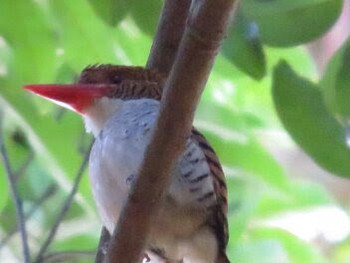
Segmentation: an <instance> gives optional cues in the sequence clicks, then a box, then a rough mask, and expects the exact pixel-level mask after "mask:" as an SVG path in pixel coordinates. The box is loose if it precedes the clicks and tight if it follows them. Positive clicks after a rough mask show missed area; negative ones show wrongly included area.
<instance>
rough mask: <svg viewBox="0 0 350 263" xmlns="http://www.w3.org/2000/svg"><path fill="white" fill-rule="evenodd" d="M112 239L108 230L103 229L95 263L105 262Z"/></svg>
mask: <svg viewBox="0 0 350 263" xmlns="http://www.w3.org/2000/svg"><path fill="white" fill-rule="evenodd" d="M110 239H111V235H110V234H109V232H108V230H107V228H105V227H102V230H101V236H100V241H99V243H98V247H97V253H96V258H95V263H102V262H103V261H104V258H105V255H106V253H107V248H108V243H109V241H110Z"/></svg>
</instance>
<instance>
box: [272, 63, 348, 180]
mask: <svg viewBox="0 0 350 263" xmlns="http://www.w3.org/2000/svg"><path fill="white" fill-rule="evenodd" d="M273 78H274V79H273V87H272V89H273V90H272V92H273V99H274V103H275V107H276V110H277V113H278V115H279V117H280V119H281V121H282V123H283V125H284V126H285V128H286V129H287V131H288V132H289V133H290V135H291V136H292V137H293V139H294V140H295V141H296V142H297V143H298V144H299V145H300V146H301V147H302V148H303V150H304V151H305V152H306V153H308V154H309V155H310V156H311V158H313V159H314V160H315V161H316V162H317V163H318V164H319V165H320V166H322V167H323V168H324V169H326V170H328V171H330V172H332V173H334V174H337V175H340V176H344V177H350V149H349V148H348V146H347V145H346V143H345V131H344V129H343V128H342V127H341V125H340V124H339V123H338V122H337V121H336V120H335V119H334V118H333V117H332V116H331V115H330V113H329V112H328V111H327V109H326V106H325V104H324V101H323V97H322V94H321V91H320V89H319V87H318V86H317V85H315V84H313V83H311V82H310V81H307V80H306V79H303V78H300V77H299V76H297V75H296V74H295V73H294V72H293V70H292V69H291V68H290V67H289V66H288V65H287V63H286V62H281V63H280V64H279V65H278V66H277V67H276V69H275V71H274V76H273Z"/></svg>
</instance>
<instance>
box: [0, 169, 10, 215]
mask: <svg viewBox="0 0 350 263" xmlns="http://www.w3.org/2000/svg"><path fill="white" fill-rule="evenodd" d="M0 163H1V162H0ZM0 193H1V194H0V213H1V211H2V209H3V208H4V207H5V206H6V204H7V201H8V200H9V193H8V182H7V179H6V174H5V168H4V166H3V164H2V163H1V165H0Z"/></svg>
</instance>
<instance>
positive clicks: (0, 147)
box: [0, 112, 30, 263]
mask: <svg viewBox="0 0 350 263" xmlns="http://www.w3.org/2000/svg"><path fill="white" fill-rule="evenodd" d="M0 152H1V157H2V161H3V163H4V167H5V171H6V175H7V179H8V182H9V186H10V189H11V194H12V199H13V202H14V203H15V207H16V219H17V227H18V229H19V231H20V233H21V239H22V250H23V257H24V262H26V263H29V262H30V252H29V246H28V236H27V230H26V225H25V218H24V213H23V206H22V200H21V198H20V196H19V194H18V191H17V187H16V178H15V175H14V174H13V172H12V169H11V165H10V161H9V157H8V154H7V150H6V147H5V143H4V137H3V131H2V112H0Z"/></svg>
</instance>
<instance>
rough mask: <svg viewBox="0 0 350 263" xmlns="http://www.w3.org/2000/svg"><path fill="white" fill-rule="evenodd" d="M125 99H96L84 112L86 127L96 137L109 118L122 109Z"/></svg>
mask: <svg viewBox="0 0 350 263" xmlns="http://www.w3.org/2000/svg"><path fill="white" fill-rule="evenodd" d="M122 105H123V100H121V99H110V98H102V99H99V100H98V101H96V102H95V103H94V104H93V105H92V106H90V107H89V108H87V109H86V110H85V112H84V115H83V118H84V122H85V129H86V131H87V132H92V134H93V135H94V136H95V137H96V136H97V135H98V134H99V133H100V131H101V130H102V129H103V127H104V125H105V124H106V122H107V120H108V119H109V118H110V117H111V116H112V115H113V114H114V113H115V112H117V111H118V110H120V109H121V107H122Z"/></svg>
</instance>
